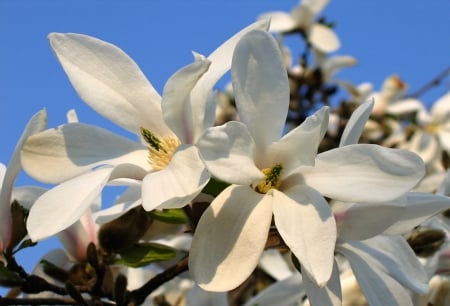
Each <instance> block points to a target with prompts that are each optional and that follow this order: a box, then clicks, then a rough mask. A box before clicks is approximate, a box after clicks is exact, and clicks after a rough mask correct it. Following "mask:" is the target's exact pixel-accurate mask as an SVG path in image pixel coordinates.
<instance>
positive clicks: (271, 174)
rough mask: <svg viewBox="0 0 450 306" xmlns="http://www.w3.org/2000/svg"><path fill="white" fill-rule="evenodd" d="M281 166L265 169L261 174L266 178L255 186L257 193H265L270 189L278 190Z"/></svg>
mask: <svg viewBox="0 0 450 306" xmlns="http://www.w3.org/2000/svg"><path fill="white" fill-rule="evenodd" d="M282 170H283V166H282V165H281V164H276V165H275V166H273V167H272V168H265V169H263V170H262V173H264V175H265V176H266V178H265V179H263V180H262V181H261V182H259V184H258V185H257V186H256V188H255V190H256V191H257V192H259V193H267V192H268V191H269V190H270V189H272V188H275V189H278V188H280V184H281V182H280V176H281V171H282Z"/></svg>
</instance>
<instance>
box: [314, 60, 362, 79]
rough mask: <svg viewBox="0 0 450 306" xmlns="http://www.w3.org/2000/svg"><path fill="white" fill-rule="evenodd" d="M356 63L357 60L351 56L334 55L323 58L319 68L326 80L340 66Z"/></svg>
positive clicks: (349, 65) (340, 67)
mask: <svg viewBox="0 0 450 306" xmlns="http://www.w3.org/2000/svg"><path fill="white" fill-rule="evenodd" d="M357 63H358V61H357V60H356V59H355V58H354V57H352V56H349V55H335V56H332V57H327V58H325V60H324V62H323V63H322V65H321V70H322V72H323V73H324V74H325V76H326V80H330V79H331V77H332V76H334V75H335V74H336V73H338V72H339V71H340V70H341V69H342V68H345V67H351V66H355V65H356V64H357Z"/></svg>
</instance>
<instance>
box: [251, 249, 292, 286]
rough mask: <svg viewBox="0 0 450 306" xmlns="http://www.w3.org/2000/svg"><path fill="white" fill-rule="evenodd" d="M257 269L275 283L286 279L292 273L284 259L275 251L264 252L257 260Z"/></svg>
mask: <svg viewBox="0 0 450 306" xmlns="http://www.w3.org/2000/svg"><path fill="white" fill-rule="evenodd" d="M259 267H260V268H261V269H263V270H264V271H265V272H266V273H267V274H269V275H270V276H272V277H273V278H274V279H275V280H277V281H280V280H283V279H286V278H288V277H289V276H291V275H292V273H293V272H292V270H291V268H290V267H289V265H288V263H287V262H286V259H285V258H284V257H283V255H281V253H280V251H279V250H277V249H267V250H265V251H264V252H263V254H262V255H261V259H260V260H259Z"/></svg>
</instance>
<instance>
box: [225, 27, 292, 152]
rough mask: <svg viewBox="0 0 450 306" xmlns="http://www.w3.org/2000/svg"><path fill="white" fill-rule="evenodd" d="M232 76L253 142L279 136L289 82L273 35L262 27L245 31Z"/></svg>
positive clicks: (265, 142) (261, 145) (265, 144)
mask: <svg viewBox="0 0 450 306" xmlns="http://www.w3.org/2000/svg"><path fill="white" fill-rule="evenodd" d="M231 77H232V83H233V89H234V94H235V97H236V105H237V109H238V112H239V116H240V119H241V121H242V122H244V123H245V124H246V125H247V126H248V128H249V131H250V134H251V135H252V136H253V139H254V140H255V143H256V145H257V146H258V148H260V149H263V150H264V149H265V148H267V147H268V146H269V144H270V143H271V142H273V141H277V140H279V139H280V137H281V134H282V132H283V129H284V124H285V120H286V116H287V111H288V105H289V83H288V79H287V73H286V68H285V67H284V64H283V58H282V55H281V51H280V49H279V47H278V44H277V42H276V41H275V39H274V38H273V37H272V36H271V35H270V34H268V33H266V32H263V31H257V30H255V31H252V32H250V33H248V34H246V35H245V36H244V37H243V38H242V39H241V41H240V42H239V43H238V45H237V46H236V50H235V52H234V55H233V63H232V66H231Z"/></svg>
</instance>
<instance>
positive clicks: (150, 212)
mask: <svg viewBox="0 0 450 306" xmlns="http://www.w3.org/2000/svg"><path fill="white" fill-rule="evenodd" d="M327 2H328V1H325V0H321V1H319V0H316V1H313V0H310V1H307V0H304V1H301V2H300V3H299V5H298V6H297V7H296V8H294V9H293V10H292V12H290V13H285V12H269V13H266V14H263V15H261V16H260V18H259V20H258V21H257V22H255V23H254V24H251V25H249V26H248V27H247V28H245V29H243V30H242V31H240V32H239V33H237V34H235V35H234V36H233V37H231V38H230V39H229V40H227V41H226V42H225V43H223V44H222V45H221V46H219V47H218V48H217V49H216V50H215V51H214V52H213V53H212V54H210V55H209V56H204V55H201V54H198V53H194V54H193V57H194V58H193V62H192V63H190V64H188V65H186V66H184V67H182V68H181V69H180V70H178V71H176V72H175V73H174V74H173V75H172V76H171V77H170V78H169V79H168V80H167V82H166V84H165V86H164V89H163V92H162V93H161V94H159V93H158V92H157V91H156V90H155V89H154V88H153V86H152V85H151V83H150V82H149V81H148V80H147V79H146V77H145V76H144V74H143V73H142V72H141V70H140V69H139V67H138V66H137V64H136V63H135V62H134V61H133V60H132V59H131V58H130V57H129V56H128V55H127V54H125V53H124V52H123V51H122V50H121V49H119V48H118V47H116V46H114V45H113V44H110V43H108V42H105V41H102V40H100V39H97V38H94V37H90V36H87V35H82V34H73V33H69V34H62V33H52V34H50V35H49V41H50V45H51V47H52V49H53V51H54V53H55V55H56V57H57V59H58V60H59V62H60V63H61V65H62V67H63V69H64V70H65V72H66V74H67V76H68V78H69V80H70V82H71V83H72V85H73V87H74V89H75V90H76V92H77V93H78V95H79V96H80V98H81V100H83V101H84V102H85V103H87V104H88V105H89V106H91V107H92V108H93V109H94V110H95V111H96V112H98V113H99V114H101V115H102V116H104V117H105V118H107V119H109V120H110V121H112V122H113V123H115V124H117V125H118V126H120V127H122V128H123V129H124V130H126V131H128V132H130V133H131V134H132V135H134V136H135V137H134V139H130V138H129V137H125V136H123V135H118V134H115V133H113V132H110V131H108V130H106V129H103V128H101V127H98V126H95V125H91V124H86V123H82V122H79V120H78V118H77V114H76V113H75V111H73V110H72V111H70V112H69V113H68V116H67V123H66V124H63V125H61V126H58V127H56V128H50V129H47V128H46V112H45V110H42V111H40V112H38V113H37V114H36V115H35V116H34V117H33V118H31V119H30V121H29V123H28V125H27V126H26V128H25V130H24V132H23V135H22V137H21V139H20V140H19V142H18V144H17V147H16V150H15V151H14V153H13V157H12V159H11V161H10V163H9V165H8V167H6V166H4V165H3V164H1V168H0V170H1V173H0V174H1V181H0V182H1V185H0V186H1V191H0V192H1V193H0V201H1V202H0V210H1V216H2V220H3V223H1V224H0V259H1V264H0V284H1V285H2V286H5V287H11V288H13V290H11V292H10V293H9V294H8V296H7V297H5V298H3V297H0V302H1V304H2V305H3V304H5V305H8V304H10V305H13V304H14V303H17V301H18V300H20V299H24V300H25V299H26V300H27V301H31V300H33V299H34V301H41V302H42V304H52V305H59V304H58V303H60V304H61V303H63V304H65V305H67V304H70V305H71V304H73V305H78V304H81V305H139V304H145V305H248V306H251V305H275V304H276V305H286V306H290V305H312V306H327V305H330V306H338V305H347V306H349V305H355V306H356V305H371V306H374V305H398V306H403V305H418V306H426V305H434V306H438V305H448V303H450V292H449V290H448V286H449V278H448V276H449V273H450V243H449V240H448V239H447V237H448V233H449V230H450V223H449V222H450V220H449V215H450V214H449V213H448V212H449V209H450V198H449V197H448V195H449V194H450V175H449V174H448V172H447V168H448V161H447V159H448V156H449V154H450V134H449V133H450V93H447V94H445V95H444V96H443V97H442V98H441V99H440V100H439V101H438V102H436V103H435V104H434V106H433V108H432V109H431V111H430V112H428V111H427V110H426V109H425V107H424V106H423V104H422V103H421V102H420V101H418V100H417V99H413V98H405V96H404V93H405V91H406V84H405V83H404V82H403V81H402V80H400V78H399V77H397V76H391V77H389V78H387V79H386V82H385V84H384V85H383V88H382V89H381V91H380V92H373V91H372V86H371V85H370V84H368V83H363V84H361V85H358V86H356V85H353V84H351V83H350V82H348V81H345V80H337V79H335V78H334V75H335V73H336V72H338V70H339V69H341V68H344V67H347V66H352V65H354V64H355V63H356V60H355V59H354V58H353V57H351V56H340V55H333V56H330V55H329V53H331V52H334V51H336V50H337V49H338V48H339V45H340V42H339V39H338V37H337V35H336V33H335V32H334V31H333V29H332V27H331V26H330V24H327V23H326V22H325V20H324V19H323V18H321V19H317V18H316V17H317V16H318V14H319V13H320V12H321V11H322V9H323V8H324V7H325V6H326V4H327ZM274 33H275V36H276V37H277V38H278V39H276V38H275V37H274V35H273V34H274ZM295 34H298V35H299V37H300V38H301V39H302V40H303V41H304V42H305V51H304V54H302V56H301V57H300V58H301V60H300V62H299V63H297V64H293V63H292V62H293V60H292V57H291V55H290V54H291V51H289V49H288V48H287V46H285V45H283V42H282V39H281V38H282V37H283V36H284V35H295ZM310 53H312V54H313V56H314V62H313V63H309V62H308V60H307V59H308V58H309V56H308V55H309V54H310ZM228 71H231V84H230V85H229V86H228V89H227V91H224V92H217V91H216V90H215V86H216V84H217V82H218V81H219V80H220V79H221V78H222V77H223V75H224V74H225V73H227V72H228ZM338 88H344V89H346V90H347V91H348V92H349V93H350V97H349V98H348V100H347V101H344V102H342V103H340V104H338V105H334V106H333V105H330V99H331V98H332V97H333V95H334V94H335V92H336V91H337V89H338ZM22 169H23V170H24V171H25V172H26V173H27V174H28V175H30V176H31V177H33V178H34V179H36V180H37V181H39V182H42V183H46V184H51V185H52V186H53V187H52V188H50V189H45V188H41V187H34V186H27V187H16V186H15V180H16V177H17V175H18V173H19V172H20V171H21V170H22ZM108 186H124V187H125V188H124V189H123V190H125V191H123V192H122V193H121V194H118V195H117V198H116V200H115V201H114V203H102V199H101V195H102V192H103V190H104V189H105V188H106V187H108ZM52 236H57V237H58V238H59V239H60V241H61V243H62V245H63V246H64V250H63V249H58V250H53V251H51V252H49V253H48V254H47V255H46V256H45V257H44V258H43V259H42V260H41V261H40V262H39V263H38V265H37V266H36V268H35V269H34V271H32V272H31V273H28V272H26V271H24V270H23V269H22V268H21V267H20V265H19V264H18V263H17V262H16V260H15V256H14V255H15V253H16V252H18V251H20V250H21V249H22V248H25V247H32V246H33V245H34V244H35V243H39V241H41V240H44V239H47V238H49V237H52ZM30 303H31V302H30Z"/></svg>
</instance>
